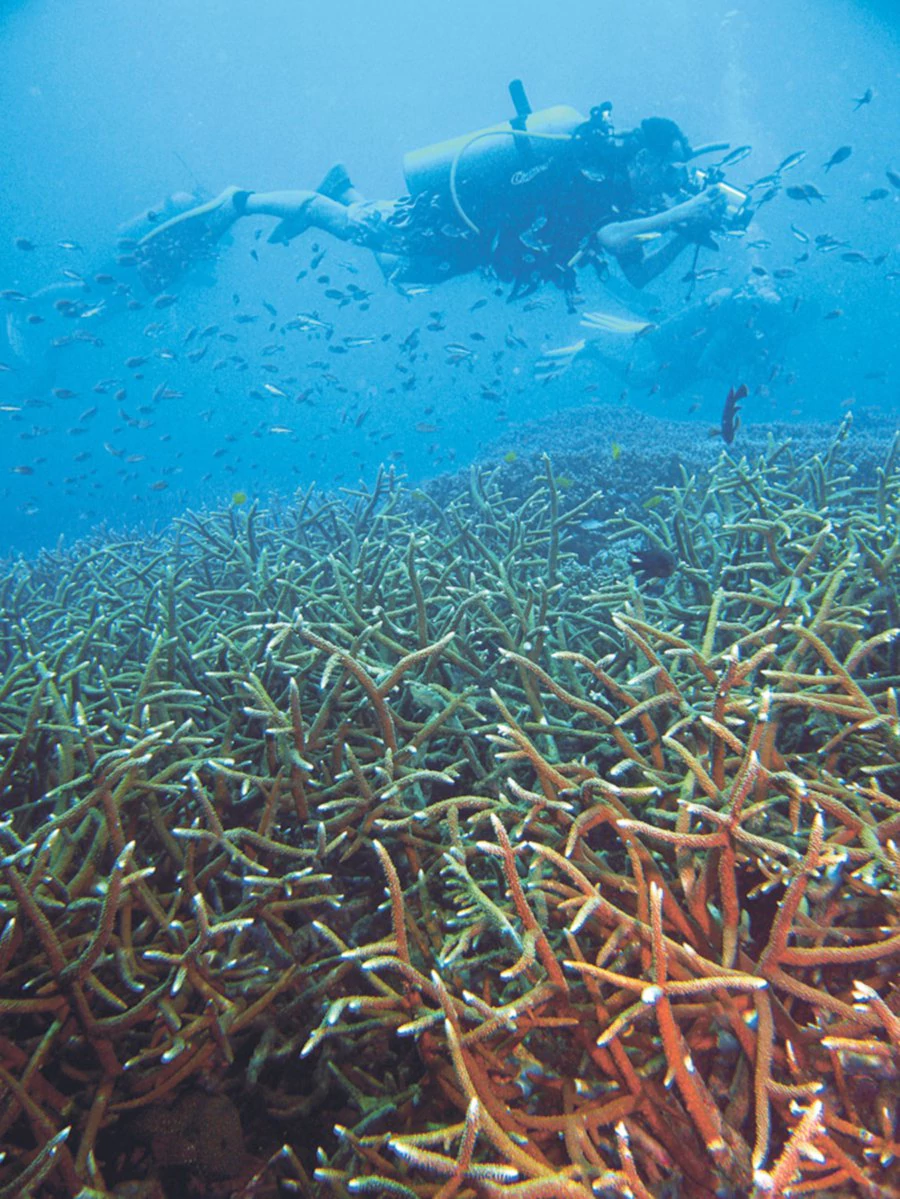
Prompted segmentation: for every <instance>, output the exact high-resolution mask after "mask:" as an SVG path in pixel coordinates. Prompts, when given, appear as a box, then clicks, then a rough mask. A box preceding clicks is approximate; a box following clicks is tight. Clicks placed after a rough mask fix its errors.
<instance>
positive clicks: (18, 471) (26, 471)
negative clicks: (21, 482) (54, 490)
mask: <svg viewBox="0 0 900 1199" xmlns="http://www.w3.org/2000/svg"><path fill="white" fill-rule="evenodd" d="M9 470H10V474H13V475H33V474H34V467H33V466H11V467H10V468H9Z"/></svg>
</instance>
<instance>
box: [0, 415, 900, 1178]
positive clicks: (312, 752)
mask: <svg viewBox="0 0 900 1199" xmlns="http://www.w3.org/2000/svg"><path fill="white" fill-rule="evenodd" d="M897 454H898V444H897V442H895V443H894V444H893V445H891V446H890V447H889V448H887V449H886V450H884V451H883V457H882V459H881V461H880V463H878V464H876V463H875V462H874V460H873V462H872V464H871V468H870V469H868V470H867V471H865V472H861V471H858V470H856V469H855V468H854V466H853V465H851V463H852V460H853V441H852V435H850V434H849V427H848V426H847V425H845V426H843V427H842V428H841V430H840V431H839V433H838V435H837V437H836V438H834V439H833V440H832V441H831V442H830V443H829V444H826V445H822V446H820V447H819V449H818V452H813V453H809V454H807V453H803V454H799V453H797V451H796V448H792V447H791V446H790V445H787V444H785V443H783V442H780V441H778V440H776V439H774V438H771V439H769V441H768V443H767V444H764V445H760V446H759V448H758V449H757V450H756V452H754V453H753V454H752V455H750V456H745V457H742V458H737V459H734V458H730V457H728V456H726V455H721V456H720V457H719V458H718V460H717V461H715V462H711V463H710V466H709V470H708V473H707V474H706V475H705V476H703V477H702V478H701V477H698V476H696V475H693V474H691V473H689V472H688V471H687V470H685V471H683V472H681V471H679V472H677V473H676V475H675V477H674V478H672V479H670V480H666V481H665V482H663V483H661V484H660V485H658V486H654V485H653V483H652V482H651V481H650V479H648V478H645V476H644V472H638V476H637V477H635V478H631V479H630V481H629V486H630V488H631V491H632V492H633V494H629V495H628V496H627V497H625V498H624V499H623V497H622V496H618V497H617V498H616V500H615V502H613V501H611V500H610V498H609V496H607V497H606V498H604V497H602V496H598V495H596V494H595V493H594V492H592V491H590V490H589V488H588V486H587V485H586V483H585V481H584V479H582V478H579V477H578V475H577V474H576V473H575V471H574V469H573V467H572V466H571V464H568V465H567V466H566V469H567V470H569V472H570V473H568V474H563V473H562V470H561V469H560V467H559V465H558V463H556V462H554V463H553V464H551V462H550V460H549V459H544V460H543V461H536V460H533V459H530V460H529V459H525V458H524V456H523V455H520V456H519V459H518V461H517V462H516V463H515V464H513V466H512V468H510V469H506V468H503V469H495V470H491V471H488V470H482V471H479V470H474V471H473V472H472V473H471V474H470V475H469V476H468V477H467V478H462V479H458V480H457V481H456V482H455V483H450V482H447V483H446V484H444V485H443V486H442V488H441V489H440V491H439V493H436V492H434V491H431V492H428V491H422V492H409V491H407V490H405V489H404V488H403V487H401V486H400V485H399V484H398V482H397V481H396V480H395V479H394V478H393V477H392V476H390V475H386V474H385V475H382V476H380V477H379V479H378V481H377V483H376V484H375V486H374V487H373V489H372V490H370V491H364V490H360V491H359V492H357V493H348V494H345V495H344V496H343V497H325V496H321V495H317V494H315V493H314V492H312V491H310V492H308V493H306V494H305V495H303V496H301V497H299V498H298V500H297V501H296V502H295V503H294V504H292V505H290V506H289V507H286V508H282V509H279V510H278V511H274V512H263V511H261V510H259V509H257V508H256V507H255V506H254V507H251V508H250V509H249V510H245V511H242V510H235V509H232V510H230V511H228V512H225V513H206V514H197V515H188V516H185V517H184V518H183V519H182V520H179V521H178V522H176V524H175V526H174V527H173V529H171V530H168V531H166V532H165V533H163V534H160V535H157V536H145V537H140V538H137V537H135V538H129V539H119V540H114V539H108V538H107V539H96V540H95V541H94V542H93V543H90V544H85V545H82V546H79V547H78V548H77V549H76V550H74V551H72V552H68V553H63V552H62V551H60V552H58V553H54V554H45V555H43V556H42V557H41V558H40V559H39V560H38V561H37V562H35V563H33V564H27V563H19V564H17V565H15V566H13V567H11V569H10V570H9V572H8V574H7V577H6V578H5V579H4V581H3V583H2V585H0V600H2V641H0V667H2V678H0V798H2V806H3V823H2V824H0V852H2V855H3V856H2V860H0V905H2V910H3V930H2V932H0V1016H2V1024H0V1062H2V1064H0V1081H2V1085H3V1096H2V1106H0V1130H2V1141H3V1146H4V1150H5V1157H4V1159H3V1161H2V1162H0V1187H2V1188H3V1190H2V1193H4V1194H29V1193H31V1194H35V1195H48V1196H56V1195H75V1194H83V1195H84V1196H85V1197H87V1196H103V1195H116V1194H117V1195H120V1196H121V1195H125V1194H126V1193H127V1194H129V1195H134V1194H143V1195H146V1196H149V1195H153V1196H160V1195H168V1196H175V1195H180V1194H199V1195H238V1196H251V1195H273V1196H274V1195H277V1194H284V1193H300V1194H304V1195H313V1194H321V1195H331V1194H333V1195H339V1196H342V1197H345V1196H347V1195H349V1194H355V1193H360V1192H367V1193H372V1194H376V1195H381V1194H385V1195H386V1194H396V1195H408V1196H421V1197H422V1199H430V1197H431V1196H433V1195H438V1196H440V1199H450V1197H451V1196H453V1195H456V1194H461V1195H476V1194H477V1195H486V1196H492V1197H501V1196H506V1197H508V1199H539V1197H541V1196H551V1195H553V1196H556V1195H565V1196H573V1197H574V1196H578V1197H580V1199H589V1196H591V1195H640V1196H646V1195H652V1196H663V1195H672V1194H680V1195H683V1196H698V1197H700V1199H703V1197H709V1199H712V1197H713V1196H716V1195H722V1194H733V1195H744V1194H750V1193H755V1194H758V1195H759V1196H762V1195H793V1194H802V1193H805V1192H808V1191H809V1190H810V1189H816V1190H818V1191H820V1192H822V1193H829V1192H830V1193H832V1194H834V1195H847V1194H860V1195H893V1194H895V1193H897V1192H896V1187H895V1184H894V1183H893V1182H892V1177H891V1163H892V1161H893V1157H894V1154H895V1153H896V1152H897V1149H898V1145H897V1133H896V1123H895V1122H896V1105H897V1098H898V1059H900V995H898V992H897V989H896V982H895V978H896V966H897V956H898V954H900V929H898V921H897V915H898V903H900V857H898V851H897V847H896V838H897V832H898V830H900V794H898V773H900V723H898V722H900V717H898V705H897V699H896V692H895V686H896V682H897V678H898V675H900V670H898V665H900V663H898V651H897V641H896V638H897V626H898V624H900V619H898V616H900V613H898V579H900V523H898V522H900V469H898V458H897ZM617 462H618V460H617ZM436 494H439V501H438V499H436V498H435V495H436ZM629 551H634V563H635V567H636V571H635V572H632V569H631V567H630V553H629ZM651 551H656V554H657V557H656V558H654V556H653V553H652V552H651ZM663 555H665V558H663V557H662V556H663ZM663 560H664V561H665V563H666V569H665V570H663V569H658V570H657V569H654V567H653V563H654V562H660V561H663Z"/></svg>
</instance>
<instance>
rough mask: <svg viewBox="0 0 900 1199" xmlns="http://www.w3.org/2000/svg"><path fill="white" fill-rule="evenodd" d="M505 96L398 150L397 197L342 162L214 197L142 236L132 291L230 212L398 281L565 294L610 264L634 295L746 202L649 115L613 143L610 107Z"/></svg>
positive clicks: (199, 246)
mask: <svg viewBox="0 0 900 1199" xmlns="http://www.w3.org/2000/svg"><path fill="white" fill-rule="evenodd" d="M510 94H511V96H512V99H513V103H514V105H515V108H516V116H515V117H514V118H513V119H512V120H510V121H507V122H503V123H501V124H499V125H494V126H491V127H489V128H487V129H483V130H480V131H478V132H476V133H472V134H466V135H464V136H462V137H458V138H455V139H452V140H450V141H447V142H442V143H439V144H437V145H434V146H428V147H425V148H424V149H421V150H417V151H413V152H411V153H409V154H407V155H406V156H405V157H404V162H403V166H404V174H405V177H406V183H407V187H408V189H409V194H408V195H406V196H403V197H401V198H400V199H398V200H391V201H382V200H378V201H373V200H366V199H364V198H363V196H362V195H361V194H360V193H359V192H358V191H357V189H356V188H355V187H354V186H353V184H352V182H351V180H350V177H349V175H348V173H347V171H346V169H345V168H344V167H343V166H342V165H336V166H334V167H332V169H331V170H330V171H329V172H328V174H327V175H326V176H325V179H324V180H323V181H322V183H321V184H320V185H319V187H318V188H316V189H315V190H314V191H309V190H291V191H273V192H254V191H248V190H245V189H241V188H237V187H228V188H226V189H225V190H224V191H223V192H222V193H221V194H220V195H218V196H217V197H216V198H215V199H213V200H211V201H209V202H208V203H206V204H203V205H200V206H199V207H197V208H194V209H192V210H190V211H188V212H185V213H182V214H180V215H178V216H176V217H175V218H174V219H172V220H170V221H167V222H165V223H164V224H162V225H159V226H157V227H156V228H154V229H153V230H152V231H151V232H150V233H148V234H147V235H146V236H145V237H144V238H142V239H141V241H140V242H139V243H138V247H137V251H136V255H137V259H138V270H139V272H140V274H141V277H142V279H143V280H144V283H145V285H146V286H147V288H148V290H150V291H151V292H157V291H160V290H162V289H163V288H165V287H166V286H167V285H168V284H169V283H170V282H171V281H172V280H173V279H175V278H177V277H178V275H180V274H181V272H182V271H183V270H184V269H185V268H186V267H188V266H190V265H191V263H192V262H194V261H196V260H197V259H198V258H202V257H203V256H209V255H211V254H212V253H213V252H214V247H215V245H216V243H217V242H218V240H219V239H220V238H221V237H222V235H223V234H224V233H225V232H226V231H227V230H228V229H230V228H231V226H232V225H233V224H234V223H235V222H236V221H237V220H239V219H240V218H241V217H243V216H260V215H265V216H272V217H275V218H277V220H278V224H277V225H276V226H275V228H274V230H273V231H272V233H271V234H270V236H269V239H268V240H269V242H270V243H282V244H285V245H286V244H287V243H289V242H290V241H291V240H293V238H295V237H297V236H298V235H299V234H301V233H303V232H305V231H306V230H307V229H316V230H321V231H322V232H327V233H329V234H331V235H332V236H333V237H335V238H337V239H339V240H340V241H345V242H353V243H355V244H357V245H361V246H364V247H365V248H366V249H369V250H371V251H373V253H374V254H375V256H376V258H377V260H378V262H379V265H380V266H381V269H382V271H383V273H384V275H385V278H386V279H387V280H388V281H389V282H391V283H395V284H398V285H403V284H407V283H413V282H415V283H431V282H436V281H440V280H441V279H444V278H449V277H451V276H453V275H460V274H466V273H468V272H470V271H473V270H479V269H480V270H484V271H490V272H492V273H493V274H494V275H495V276H496V277H497V278H499V279H501V280H503V281H504V282H511V283H512V285H513V286H512V292H511V295H510V298H511V299H513V298H516V297H518V296H521V295H525V294H528V293H529V292H531V291H534V290H535V289H536V288H537V287H539V286H540V285H541V283H543V282H545V281H552V282H554V283H556V284H557V285H558V286H560V287H561V288H562V289H563V290H564V291H566V292H567V293H568V295H569V296H570V298H571V295H572V294H573V293H574V291H575V270H576V268H578V267H582V266H585V265H588V264H590V265H592V266H593V267H594V268H595V269H596V270H597V272H598V273H599V274H601V275H603V274H604V273H605V272H606V270H607V269H608V266H607V261H608V259H609V258H612V259H614V260H615V261H616V262H617V263H618V264H619V266H620V269H621V270H622V272H623V274H624V275H625V277H626V279H627V280H628V281H629V282H630V283H632V284H633V285H634V286H637V287H643V286H644V285H645V284H646V283H648V282H649V281H650V280H651V279H654V278H656V277H657V276H658V275H659V274H661V273H662V272H663V271H664V270H666V269H667V268H668V267H669V266H671V264H672V263H673V262H674V261H675V259H676V258H677V257H678V256H679V255H680V254H681V253H682V251H683V250H684V249H685V248H686V247H688V246H689V245H691V244H696V243H698V242H703V243H706V242H708V239H709V236H710V231H711V230H713V229H715V228H718V227H721V226H722V225H723V224H724V223H725V221H726V220H727V219H728V218H729V217H731V218H733V217H735V215H736V214H737V213H738V212H739V211H740V209H741V206H742V205H743V203H744V201H745V200H746V197H745V196H744V195H743V194H742V193H740V192H738V191H736V190H734V189H731V188H728V187H727V186H725V185H724V184H723V183H722V182H721V181H720V180H719V179H718V178H714V177H713V178H711V177H709V176H707V177H706V178H705V179H704V178H703V177H702V176H699V178H698V174H697V173H695V174H692V173H691V171H690V169H689V167H688V163H689V161H690V160H691V159H693V158H696V157H697V156H698V155H699V154H702V153H706V152H708V151H709V150H711V149H714V148H715V149H718V148H720V147H719V146H715V147H701V148H700V149H698V150H694V151H692V150H691V147H690V145H689V143H688V141H687V139H686V137H685V135H684V134H683V133H682V131H681V130H680V129H679V127H678V125H677V124H676V123H675V122H674V121H671V120H668V119H666V118H662V117H651V118H649V119H647V120H644V121H642V122H641V125H640V126H639V128H638V129H636V130H634V131H632V132H629V133H625V134H617V133H616V132H615V130H614V129H613V126H612V123H611V120H610V114H611V109H612V105H611V104H609V103H605V104H602V105H600V106H598V107H597V108H594V109H592V111H591V114H590V116H589V117H588V118H587V119H585V118H584V117H583V116H582V115H581V114H580V113H579V112H577V111H576V110H575V109H574V108H570V107H568V106H565V105H557V106H555V107H553V108H548V109H543V110H541V111H539V112H532V110H531V107H530V106H529V104H528V101H527V99H526V97H525V92H524V88H523V87H522V84H521V82H520V81H518V80H514V81H513V82H512V83H511V84H510ZM669 234H671V235H672V236H671V238H670V239H669V240H667V241H664V242H662V243H661V244H660V245H659V246H655V245H654V243H655V242H656V241H657V240H658V239H660V238H662V237H664V236H665V235H669Z"/></svg>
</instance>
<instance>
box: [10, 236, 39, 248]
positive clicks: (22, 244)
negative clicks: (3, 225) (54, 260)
mask: <svg viewBox="0 0 900 1199" xmlns="http://www.w3.org/2000/svg"><path fill="white" fill-rule="evenodd" d="M15 246H16V249H17V250H36V249H37V246H35V244H34V242H33V241H29V240H28V238H27V237H17V238H16V241H15Z"/></svg>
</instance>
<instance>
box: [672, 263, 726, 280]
mask: <svg viewBox="0 0 900 1199" xmlns="http://www.w3.org/2000/svg"><path fill="white" fill-rule="evenodd" d="M724 274H726V268H725V267H724V266H706V267H704V268H703V269H702V270H699V271H688V273H687V274H686V275H682V277H681V282H682V283H702V282H703V280H704V279H714V278H715V276H716V275H724Z"/></svg>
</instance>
